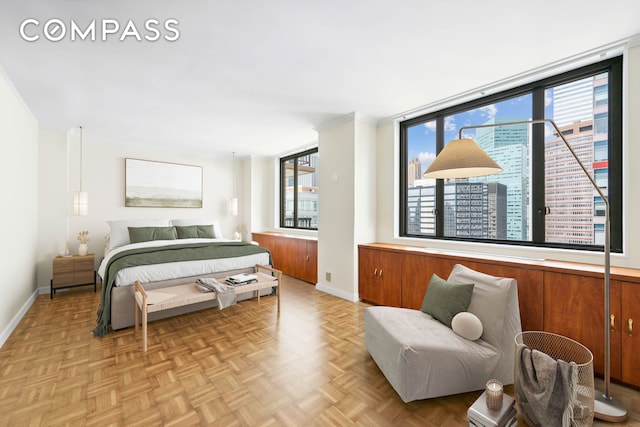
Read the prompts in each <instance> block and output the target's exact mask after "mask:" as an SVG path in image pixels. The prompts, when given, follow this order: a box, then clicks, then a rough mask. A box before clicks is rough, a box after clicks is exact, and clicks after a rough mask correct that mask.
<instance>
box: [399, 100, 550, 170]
mask: <svg viewBox="0 0 640 427" xmlns="http://www.w3.org/2000/svg"><path fill="white" fill-rule="evenodd" d="M531 98H532V97H531V95H530V94H527V95H522V96H518V97H515V98H511V99H508V100H505V101H501V102H498V103H495V104H489V105H486V106H484V107H481V108H476V109H473V110H469V111H467V112H465V113H460V114H456V115H454V116H449V117H447V118H446V119H445V141H450V140H452V139H456V138H458V131H459V129H460V128H461V127H463V126H469V125H480V124H483V123H486V122H487V121H488V120H490V119H492V118H495V117H497V118H514V120H523V119H524V120H528V119H530V118H531V117H532V112H531ZM546 104H547V105H546V107H545V117H549V118H552V117H553V104H552V96H548V97H547V102H546ZM407 131H408V140H409V143H408V147H407V148H408V159H413V158H415V157H418V158H419V159H420V163H421V164H422V172H423V173H424V171H425V170H427V168H428V167H429V165H430V164H431V162H432V161H433V159H434V158H435V155H436V132H435V131H436V129H435V121H431V122H428V123H423V124H418V125H415V126H412V127H410V128H408V129H407ZM463 136H464V137H468V138H475V129H469V130H465V131H464V135H463Z"/></svg>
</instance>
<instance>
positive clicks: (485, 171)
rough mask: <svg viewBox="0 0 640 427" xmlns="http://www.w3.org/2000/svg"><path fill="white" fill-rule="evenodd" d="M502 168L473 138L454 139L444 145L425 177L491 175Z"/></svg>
mask: <svg viewBox="0 0 640 427" xmlns="http://www.w3.org/2000/svg"><path fill="white" fill-rule="evenodd" d="M500 172H502V168H501V167H500V166H498V164H497V163H496V162H494V161H493V159H492V158H491V157H489V155H488V154H487V153H485V151H484V150H483V149H482V148H480V146H479V145H478V144H476V142H475V141H474V140H473V139H468V138H464V139H454V140H452V141H449V142H448V143H447V145H445V146H444V148H443V149H442V151H440V154H438V156H437V157H436V158H435V160H434V161H433V163H431V165H430V166H429V168H428V169H427V171H426V172H425V173H424V174H423V176H424V177H425V178H440V179H446V178H469V177H472V176H485V175H493V174H496V173H500Z"/></svg>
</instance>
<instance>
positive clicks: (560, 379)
mask: <svg viewBox="0 0 640 427" xmlns="http://www.w3.org/2000/svg"><path fill="white" fill-rule="evenodd" d="M577 382H578V367H577V366H576V364H575V363H574V362H565V361H563V360H555V359H554V358H552V357H550V356H549V355H547V354H545V353H543V352H541V351H538V350H531V349H530V348H529V347H527V346H525V345H522V344H520V345H518V348H517V352H516V381H515V384H514V386H515V392H516V396H517V398H518V403H519V406H520V413H521V415H522V417H523V418H524V419H525V421H526V422H527V424H529V425H530V426H541V427H555V426H562V427H569V426H570V425H571V424H572V422H573V416H574V414H573V409H574V408H573V407H574V404H575V402H576V384H577Z"/></svg>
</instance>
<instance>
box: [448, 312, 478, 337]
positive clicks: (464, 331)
mask: <svg viewBox="0 0 640 427" xmlns="http://www.w3.org/2000/svg"><path fill="white" fill-rule="evenodd" d="M451 329H453V332H455V333H456V334H458V335H460V336H461V337H462V338H465V339H468V340H471V341H475V340H477V339H478V338H480V336H481V335H482V322H480V319H478V317H477V316H476V315H475V314H473V313H469V312H468V311H462V312H460V313H458V314H456V315H455V316H453V319H452V320H451Z"/></svg>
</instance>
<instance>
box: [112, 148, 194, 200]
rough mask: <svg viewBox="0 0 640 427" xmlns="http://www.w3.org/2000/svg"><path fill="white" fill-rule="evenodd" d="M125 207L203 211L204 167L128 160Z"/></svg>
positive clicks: (126, 160) (126, 159)
mask: <svg viewBox="0 0 640 427" xmlns="http://www.w3.org/2000/svg"><path fill="white" fill-rule="evenodd" d="M124 192H125V197H124V198H125V202H124V205H125V207H149V208H202V166H194V165H184V164H179V163H169V162H158V161H152V160H141V159H131V158H125V190H124Z"/></svg>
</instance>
